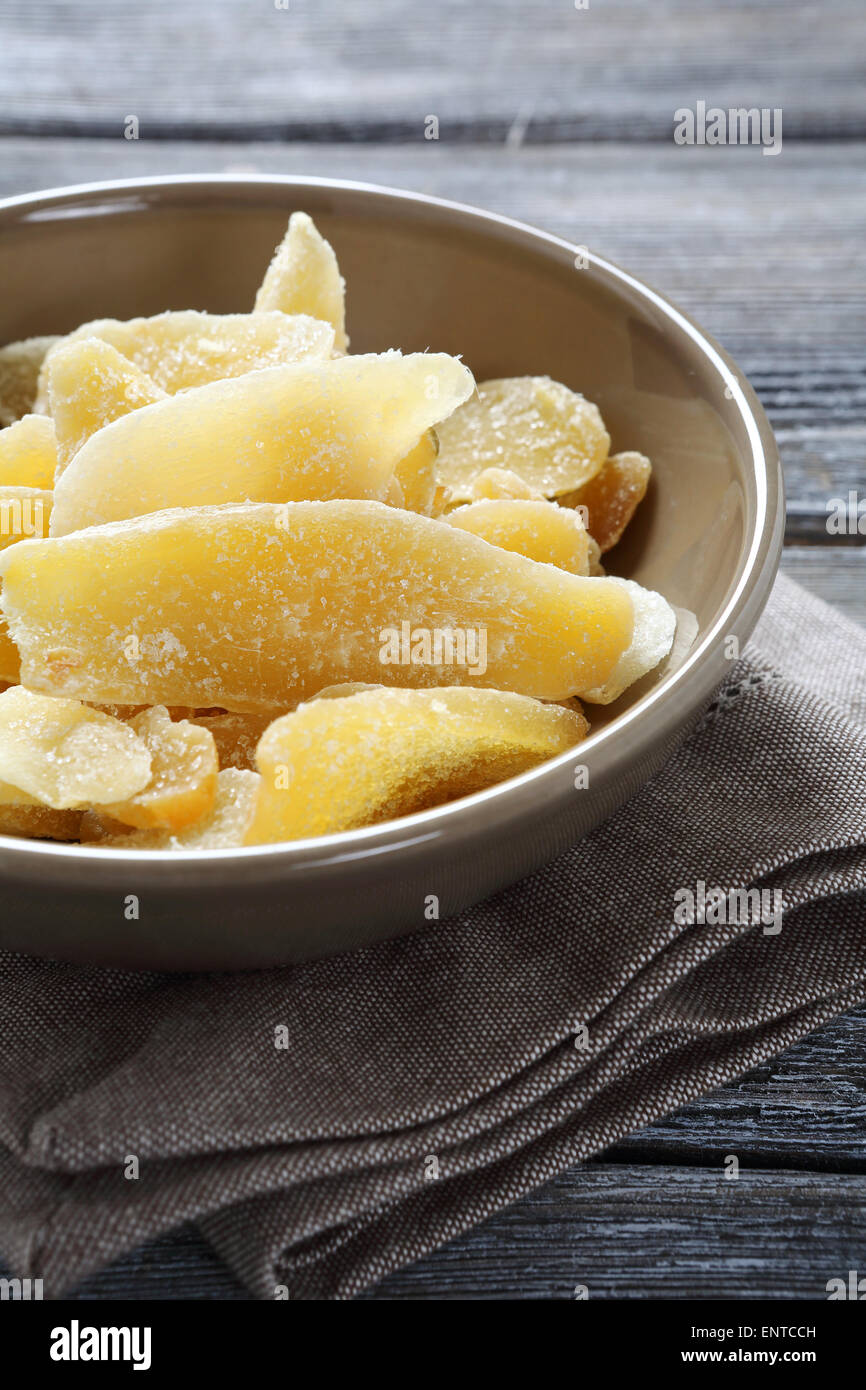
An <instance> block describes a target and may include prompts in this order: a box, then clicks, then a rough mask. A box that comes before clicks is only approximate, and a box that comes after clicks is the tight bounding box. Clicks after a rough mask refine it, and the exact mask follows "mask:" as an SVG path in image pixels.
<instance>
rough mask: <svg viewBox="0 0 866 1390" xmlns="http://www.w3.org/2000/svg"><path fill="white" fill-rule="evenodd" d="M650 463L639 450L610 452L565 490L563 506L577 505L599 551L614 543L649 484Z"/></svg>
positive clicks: (632, 514) (561, 500) (562, 500)
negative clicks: (588, 476)
mask: <svg viewBox="0 0 866 1390" xmlns="http://www.w3.org/2000/svg"><path fill="white" fill-rule="evenodd" d="M651 474H652V465H651V463H650V461H649V459H648V458H646V457H645V456H644V455H643V454H638V453H634V452H628V453H624V454H612V455H611V457H610V458H609V459H608V460H607V462H606V463H605V464H604V466H603V468H601V469H600V471H599V472H598V473H596V475H595V477H594V478H591V479H590V481H589V482H588V483H584V485H583V487H579V488H576V489H575V491H574V492H569V493H566V494H565V495H564V496H562V497H560V499H559V501H560V503H561V505H562V506H563V507H581V508H583V509H585V512H586V517H585V520H586V529H587V531H589V533H590V535H591V536H594V537H595V539H596V541H597V542H598V545H599V549H600V550H601V551H602V553H603V552H604V551H605V550H610V549H611V548H612V547H613V546H615V545H616V543H617V541H618V540H619V538H620V536H621V535H622V533H623V531H624V530H625V528H626V526H628V523H629V522H630V521H631V519H632V517H633V516H634V513H635V511H636V509H637V507H638V506H639V504H640V503H641V502H642V501H643V499H644V496H645V495H646V490H647V488H648V486H649V480H650V475H651Z"/></svg>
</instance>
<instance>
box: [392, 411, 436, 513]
mask: <svg viewBox="0 0 866 1390" xmlns="http://www.w3.org/2000/svg"><path fill="white" fill-rule="evenodd" d="M438 452H439V440H438V438H437V436H436V431H435V430H427V432H426V434H423V435H422V436H421V438H420V439H419V440H418V443H417V444H416V445H415V447H414V449H410V451H409V453H408V454H407V455H406V457H405V458H403V459H401V460H400V462H399V463H398V464H397V467H396V468H395V469H394V477H395V478H396V480H397V482H398V483H399V484H400V489H401V492H402V505H403V506H404V507H405V508H406V510H407V511H409V512H420V513H421V515H422V516H433V515H434V508H435V505H436V493H437V490H438V486H439V485H438V483H437V481H436V455H437V454H438Z"/></svg>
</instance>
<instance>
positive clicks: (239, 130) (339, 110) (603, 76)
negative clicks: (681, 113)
mask: <svg viewBox="0 0 866 1390" xmlns="http://www.w3.org/2000/svg"><path fill="white" fill-rule="evenodd" d="M582 5H583V7H582V8H577V7H576V6H575V4H574V3H573V0H495V3H494V2H493V0H488V3H480V4H467V3H466V0H437V3H436V4H415V5H411V6H410V5H407V4H406V3H405V0H376V3H375V4H374V3H371V0H276V2H275V0H209V3H202V2H201V0H143V3H138V4H135V5H117V4H110V3H107V2H106V0H76V3H75V4H69V3H68V0H39V3H38V4H34V3H26V0H2V3H0V121H2V127H0V128H2V129H5V130H12V131H22V132H25V131H27V130H41V131H43V132H45V133H52V134H57V133H62V132H64V131H67V130H77V131H79V132H81V133H88V132H91V133H99V134H102V133H105V132H106V131H108V132H110V131H112V130H114V129H117V128H119V127H120V125H121V124H122V122H123V120H124V118H125V117H126V116H127V115H128V114H130V113H134V114H137V115H138V116H139V118H140V119H141V121H142V122H143V123H145V124H146V125H149V126H150V128H151V130H152V131H155V132H159V133H160V134H161V135H163V136H164V137H176V136H178V135H180V134H182V133H183V132H184V131H185V130H188V129H189V128H194V129H196V130H198V131H201V132H202V133H207V132H209V131H220V132H226V131H229V132H231V133H232V135H233V136H234V138H248V139H249V138H252V137H253V136H254V135H259V136H262V137H264V138H265V139H286V138H292V137H293V136H296V137H297V136H302V137H306V138H313V139H320V140H321V139H327V140H334V139H349V140H352V139H363V138H371V137H372V138H378V139H382V138H411V137H412V134H413V133H414V132H415V131H416V130H418V129H420V128H421V127H422V126H423V122H424V118H425V116H426V115H428V114H431V113H432V114H436V115H437V116H438V117H439V120H440V123H441V128H442V130H443V131H445V132H448V133H450V134H451V135H452V136H453V137H454V138H462V139H467V138H468V139H471V138H478V136H479V135H481V136H484V137H487V138H492V139H501V138H503V136H504V134H505V133H506V132H507V131H508V130H509V128H512V127H513V124H514V122H515V120H519V121H520V122H521V124H523V123H528V129H527V131H526V138H528V139H531V140H534V141H539V140H543V141H546V142H547V141H550V140H560V141H562V140H569V141H570V140H573V139H590V138H591V139H594V140H610V139H622V138H625V139H628V140H629V141H632V142H639V143H641V142H645V141H647V140H653V139H659V138H662V139H664V138H667V137H668V136H669V134H670V132H671V130H672V128H673V115H674V112H675V111H676V109H677V108H678V107H681V106H692V105H694V103H695V102H696V101H697V100H699V99H703V100H705V101H706V102H707V104H708V105H709V106H714V105H715V106H721V107H724V108H728V107H731V106H733V107H739V106H745V107H750V106H756V107H758V108H762V107H767V108H775V107H782V108H783V110H784V122H785V128H786V129H787V131H788V133H789V134H790V135H791V136H792V137H793V136H794V135H795V134H799V135H804V134H805V135H808V136H810V137H817V136H821V137H823V138H830V137H831V136H833V135H844V136H846V137H852V136H857V135H862V134H863V133H864V110H863V101H862V95H863V93H862V68H861V65H860V63H859V62H858V56H859V55H861V54H862V51H863V45H864V12H863V7H862V6H861V5H859V4H858V3H857V0H846V2H845V3H842V0H834V3H832V4H829V5H821V6H816V5H815V4H813V3H811V0H721V2H720V3H715V4H713V3H709V2H708V0H653V3H652V4H647V3H645V0H582Z"/></svg>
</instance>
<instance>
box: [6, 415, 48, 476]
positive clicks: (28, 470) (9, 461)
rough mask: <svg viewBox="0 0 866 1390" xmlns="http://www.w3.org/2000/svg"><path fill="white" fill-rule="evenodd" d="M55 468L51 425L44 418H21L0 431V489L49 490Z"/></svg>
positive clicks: (36, 416)
mask: <svg viewBox="0 0 866 1390" xmlns="http://www.w3.org/2000/svg"><path fill="white" fill-rule="evenodd" d="M56 469H57V439H56V436H55V433H54V425H53V424H52V422H51V421H50V420H49V419H47V418H46V417H45V416H44V415H25V416H23V418H22V419H20V420H17V421H16V422H15V424H14V425H9V426H8V427H7V428H6V429H5V430H0V487H37V488H43V489H45V488H52V487H53V486H54V474H55V471H56Z"/></svg>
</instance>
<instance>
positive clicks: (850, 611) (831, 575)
mask: <svg viewBox="0 0 866 1390" xmlns="http://www.w3.org/2000/svg"><path fill="white" fill-rule="evenodd" d="M782 569H783V570H784V572H785V573H786V574H789V575H790V576H791V578H792V579H796V581H797V583H798V584H802V585H803V587H804V588H806V589H809V590H811V592H812V593H813V594H817V595H818V597H819V598H822V599H824V600H825V602H826V603H832V604H833V606H834V607H835V608H838V609H840V611H841V612H843V613H844V614H845V616H846V617H848V618H850V619H851V621H852V622H855V623H866V549H864V548H863V547H862V546H861V547H859V548H858V549H853V548H852V549H848V548H847V547H842V546H820V547H819V546H799V545H795V546H787V547H786V548H785V550H784V551H783V552H782Z"/></svg>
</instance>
